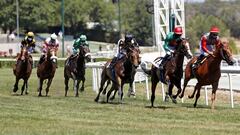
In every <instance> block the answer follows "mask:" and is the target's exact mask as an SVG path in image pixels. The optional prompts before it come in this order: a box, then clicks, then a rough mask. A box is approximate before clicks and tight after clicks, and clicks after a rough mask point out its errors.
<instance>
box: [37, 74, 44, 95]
mask: <svg viewBox="0 0 240 135" xmlns="http://www.w3.org/2000/svg"><path fill="white" fill-rule="evenodd" d="M38 85H39V86H38V92H39V93H38V96H39V97H41V96H42V85H43V79H40V78H39V84H38Z"/></svg>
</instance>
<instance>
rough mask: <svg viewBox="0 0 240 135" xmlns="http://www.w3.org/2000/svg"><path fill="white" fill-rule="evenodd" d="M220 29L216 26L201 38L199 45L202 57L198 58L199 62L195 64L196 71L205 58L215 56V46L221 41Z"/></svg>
mask: <svg viewBox="0 0 240 135" xmlns="http://www.w3.org/2000/svg"><path fill="white" fill-rule="evenodd" d="M219 32H220V31H219V28H218V27H216V26H213V27H211V29H210V32H209V33H206V34H204V35H203V36H202V37H201V41H200V43H199V48H200V52H201V54H200V56H199V57H198V59H197V61H196V62H194V63H193V65H192V67H193V69H196V68H197V67H198V65H199V64H200V63H201V61H202V60H203V58H205V56H208V55H213V49H214V47H215V45H217V44H219V42H220V39H219V36H218V34H219Z"/></svg>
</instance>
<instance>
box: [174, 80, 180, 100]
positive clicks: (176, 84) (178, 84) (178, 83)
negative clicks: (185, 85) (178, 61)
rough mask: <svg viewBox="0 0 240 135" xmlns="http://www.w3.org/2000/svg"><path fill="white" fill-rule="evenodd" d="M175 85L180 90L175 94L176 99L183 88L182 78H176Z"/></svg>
mask: <svg viewBox="0 0 240 135" xmlns="http://www.w3.org/2000/svg"><path fill="white" fill-rule="evenodd" d="M174 85H175V86H176V87H177V89H178V91H177V94H176V95H173V98H174V99H176V98H177V96H178V95H179V94H180V93H181V92H182V88H181V80H176V81H174Z"/></svg>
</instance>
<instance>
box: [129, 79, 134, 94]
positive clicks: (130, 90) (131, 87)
mask: <svg viewBox="0 0 240 135" xmlns="http://www.w3.org/2000/svg"><path fill="white" fill-rule="evenodd" d="M131 95H132V96H135V92H134V91H133V81H131V82H130V83H129V89H128V97H130V96H131Z"/></svg>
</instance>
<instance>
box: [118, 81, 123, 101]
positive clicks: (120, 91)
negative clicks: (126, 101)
mask: <svg viewBox="0 0 240 135" xmlns="http://www.w3.org/2000/svg"><path fill="white" fill-rule="evenodd" d="M117 86H118V96H119V97H120V101H119V102H120V103H122V97H123V91H122V81H121V78H120V77H117Z"/></svg>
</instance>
